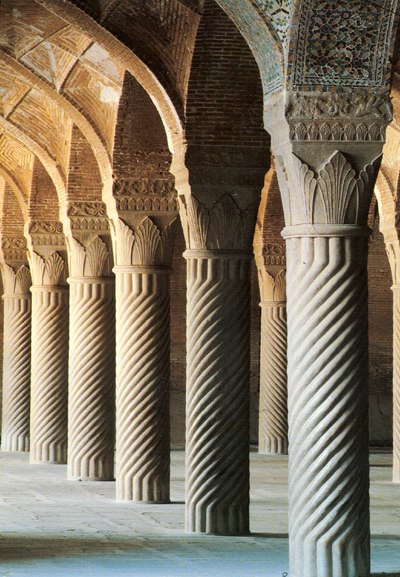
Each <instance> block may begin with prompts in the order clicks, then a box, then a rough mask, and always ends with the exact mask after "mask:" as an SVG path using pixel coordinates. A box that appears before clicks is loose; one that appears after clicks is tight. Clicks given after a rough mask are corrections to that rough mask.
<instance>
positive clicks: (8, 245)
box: [1, 236, 27, 261]
mask: <svg viewBox="0 0 400 577" xmlns="http://www.w3.org/2000/svg"><path fill="white" fill-rule="evenodd" d="M1 248H2V252H3V258H4V260H25V261H26V259H27V245H26V239H25V238H22V237H21V238H15V237H4V236H3V237H2V239H1Z"/></svg>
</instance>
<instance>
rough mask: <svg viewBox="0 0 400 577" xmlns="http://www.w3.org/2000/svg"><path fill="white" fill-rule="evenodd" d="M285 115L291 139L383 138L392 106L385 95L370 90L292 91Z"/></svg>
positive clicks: (342, 139) (351, 139)
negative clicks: (341, 92)
mask: <svg viewBox="0 0 400 577" xmlns="http://www.w3.org/2000/svg"><path fill="white" fill-rule="evenodd" d="M286 119H287V121H288V123H289V129H290V139H291V140H294V141H318V140H321V141H340V142H341V141H351V142H353V141H364V142H365V141H367V142H383V141H384V139H385V129H386V126H387V125H388V124H389V122H390V121H391V120H392V106H391V103H390V100H389V99H388V98H386V97H384V96H382V95H380V94H375V93H373V92H370V91H363V92H359V93H357V92H356V93H353V92H352V93H343V94H338V93H337V92H317V93H308V92H307V93H301V92H292V93H290V95H289V99H288V103H287V106H286Z"/></svg>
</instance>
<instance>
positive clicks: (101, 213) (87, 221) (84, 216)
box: [68, 200, 109, 231]
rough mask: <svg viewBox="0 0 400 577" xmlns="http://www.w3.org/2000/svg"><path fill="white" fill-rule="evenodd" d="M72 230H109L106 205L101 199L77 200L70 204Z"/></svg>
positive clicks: (69, 213) (69, 214)
mask: <svg viewBox="0 0 400 577" xmlns="http://www.w3.org/2000/svg"><path fill="white" fill-rule="evenodd" d="M68 217H69V220H70V223H71V229H72V230H96V231H100V230H103V231H106V230H109V221H108V217H107V212H106V205H105V204H104V203H103V202H101V201H97V200H94V201H84V202H83V201H79V202H78V201H77V202H71V203H70V204H69V206H68Z"/></svg>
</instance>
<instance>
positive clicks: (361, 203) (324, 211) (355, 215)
mask: <svg viewBox="0 0 400 577" xmlns="http://www.w3.org/2000/svg"><path fill="white" fill-rule="evenodd" d="M290 159H291V162H290V163H288V162H285V163H284V161H283V158H282V157H280V156H277V157H276V164H277V170H278V173H280V179H284V180H285V182H286V186H287V190H290V194H283V195H282V201H283V205H284V211H285V215H286V223H287V224H288V225H289V224H292V225H296V224H360V225H363V224H366V222H367V219H368V209H369V205H370V201H371V196H372V192H373V186H374V184H375V179H376V174H377V171H378V168H379V165H380V158H378V159H376V160H374V161H372V162H371V163H370V164H368V165H367V166H365V168H364V169H363V170H362V171H361V172H359V173H358V174H357V173H356V171H355V170H354V168H353V167H352V165H351V164H350V162H349V161H348V160H347V159H346V157H345V155H344V154H342V153H341V152H338V151H336V152H334V153H333V154H332V156H331V157H330V158H329V160H328V161H327V162H326V163H325V164H324V165H323V167H322V169H321V170H320V171H319V174H316V173H314V171H313V170H311V169H310V168H309V167H308V166H307V165H306V164H304V163H303V162H302V161H301V160H299V159H298V158H297V157H296V156H295V155H294V154H291V155H290Z"/></svg>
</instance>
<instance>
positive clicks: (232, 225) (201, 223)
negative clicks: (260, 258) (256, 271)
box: [184, 195, 256, 250]
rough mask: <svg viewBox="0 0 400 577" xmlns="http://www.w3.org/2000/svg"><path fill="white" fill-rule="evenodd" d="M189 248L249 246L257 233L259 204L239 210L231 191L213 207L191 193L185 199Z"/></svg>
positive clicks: (229, 248) (215, 248)
mask: <svg viewBox="0 0 400 577" xmlns="http://www.w3.org/2000/svg"><path fill="white" fill-rule="evenodd" d="M184 209H186V215H187V225H188V230H189V233H188V234H189V247H188V248H189V249H192V250H193V249H195V250H196V249H197V250H198V249H200V250H201V249H203V250H248V248H249V247H250V246H251V240H252V236H253V233H254V226H255V220H256V219H255V216H256V208H255V207H252V206H251V207H249V208H247V209H245V210H240V209H239V207H238V206H237V204H236V203H235V201H234V200H233V198H232V197H231V196H229V195H226V196H224V197H222V198H221V199H220V200H219V201H218V202H216V203H215V204H214V205H213V206H212V207H211V208H207V207H205V206H204V205H203V204H200V202H199V201H198V200H197V199H196V198H195V197H194V196H191V197H190V198H189V199H186V201H185V206H184Z"/></svg>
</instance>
